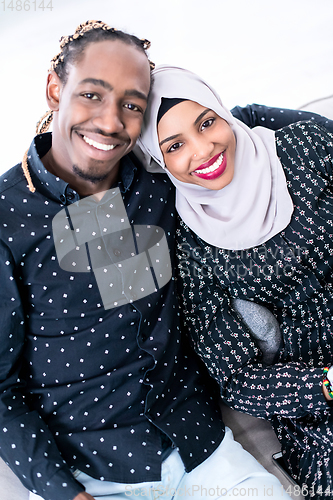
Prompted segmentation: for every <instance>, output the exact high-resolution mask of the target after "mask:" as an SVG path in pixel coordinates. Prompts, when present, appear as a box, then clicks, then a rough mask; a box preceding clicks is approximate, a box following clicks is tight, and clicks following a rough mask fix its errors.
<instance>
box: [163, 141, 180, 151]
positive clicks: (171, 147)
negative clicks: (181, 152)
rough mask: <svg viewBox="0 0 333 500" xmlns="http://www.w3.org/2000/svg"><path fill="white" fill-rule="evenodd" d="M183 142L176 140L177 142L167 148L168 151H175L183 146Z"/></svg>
mask: <svg viewBox="0 0 333 500" xmlns="http://www.w3.org/2000/svg"><path fill="white" fill-rule="evenodd" d="M182 144H183V143H182V142H175V144H172V146H170V147H169V148H168V150H167V153H172V152H173V151H177V149H179V148H180V147H181V146H182Z"/></svg>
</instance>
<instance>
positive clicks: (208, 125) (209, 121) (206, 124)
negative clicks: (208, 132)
mask: <svg viewBox="0 0 333 500" xmlns="http://www.w3.org/2000/svg"><path fill="white" fill-rule="evenodd" d="M214 121H215V118H209V120H205V121H204V122H203V124H202V125H201V128H202V129H204V128H208V127H210V126H211V125H212V124H213V123H214Z"/></svg>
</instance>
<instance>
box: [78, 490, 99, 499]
mask: <svg viewBox="0 0 333 500" xmlns="http://www.w3.org/2000/svg"><path fill="white" fill-rule="evenodd" d="M73 500H95V499H94V497H92V496H91V495H89V493H86V492H85V491H83V492H82V493H79V494H78V495H76V497H75V498H73Z"/></svg>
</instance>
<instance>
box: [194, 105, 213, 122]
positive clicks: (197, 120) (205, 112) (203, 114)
mask: <svg viewBox="0 0 333 500" xmlns="http://www.w3.org/2000/svg"><path fill="white" fill-rule="evenodd" d="M210 111H211V109H209V108H207V109H205V111H203V112H202V113H200V115H199V116H198V118H197V119H196V120H195V122H194V125H197V124H198V123H199V121H200V120H201V118H203V117H204V116H205V115H206V114H207V113H209V112H210Z"/></svg>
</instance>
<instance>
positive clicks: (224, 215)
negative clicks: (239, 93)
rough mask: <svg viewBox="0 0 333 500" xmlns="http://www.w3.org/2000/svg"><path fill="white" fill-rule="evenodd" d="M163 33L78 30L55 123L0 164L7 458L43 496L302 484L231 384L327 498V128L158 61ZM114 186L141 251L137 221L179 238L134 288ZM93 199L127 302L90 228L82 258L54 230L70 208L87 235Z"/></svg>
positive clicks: (56, 71)
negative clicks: (161, 268) (231, 95)
mask: <svg viewBox="0 0 333 500" xmlns="http://www.w3.org/2000/svg"><path fill="white" fill-rule="evenodd" d="M148 47H149V42H148V41H147V40H143V41H142V40H139V39H137V38H136V37H133V36H131V35H128V34H126V33H123V32H121V31H117V30H115V29H113V28H111V27H110V26H108V25H106V24H104V23H102V22H100V21H89V22H87V23H84V24H82V25H80V26H79V27H78V28H77V30H76V32H75V34H74V35H73V36H70V37H64V38H63V39H62V40H61V52H60V53H59V54H58V55H57V56H56V57H55V58H54V59H53V61H52V67H51V70H50V72H49V74H48V79H47V102H48V106H49V108H50V110H51V113H50V114H49V115H48V116H47V118H46V120H44V121H43V123H42V125H41V127H40V128H39V130H38V132H44V133H39V134H38V135H37V136H36V137H35V139H34V141H33V143H32V145H31V146H30V149H29V150H28V152H27V154H26V155H25V157H24V160H23V162H22V165H21V164H20V165H17V166H16V167H14V168H13V169H11V170H10V171H8V172H7V173H6V174H4V175H3V176H2V177H1V180H0V182H1V187H0V189H1V194H0V218H1V229H0V236H1V238H0V245H1V246H0V249H1V254H2V259H1V263H0V265H1V276H2V280H3V286H2V288H1V301H0V304H1V306H0V307H1V325H2V328H1V339H2V341H1V359H2V362H1V365H0V366H1V370H0V387H1V399H0V410H1V411H0V415H1V427H0V428H1V429H2V437H1V441H0V443H1V446H0V453H1V456H2V457H3V458H4V460H5V461H6V462H7V463H8V465H9V466H10V467H11V468H12V470H13V471H14V472H15V473H16V474H17V476H18V477H19V478H20V479H21V481H22V482H23V484H24V485H25V486H26V487H27V488H28V489H30V490H31V491H34V492H35V493H37V494H38V495H40V496H42V497H43V498H45V499H46V500H73V499H75V500H92V499H93V498H96V499H98V498H103V499H104V500H108V499H110V500H111V498H112V499H116V498H119V499H120V498H126V497H128V496H130V495H134V496H144V497H149V498H152V499H153V498H157V497H161V498H175V499H180V497H181V496H184V495H185V493H184V492H188V494H189V495H190V496H192V497H194V498H220V497H223V496H230V495H232V494H235V495H237V492H239V491H240V490H241V489H242V491H250V490H251V491H255V492H256V493H255V496H256V497H257V498H262V499H264V498H265V491H266V490H265V488H267V487H268V486H270V487H272V488H273V495H272V496H273V497H274V498H277V497H278V498H281V497H282V498H289V497H288V495H287V494H286V493H285V492H284V491H283V489H282V486H281V485H280V483H279V482H278V480H277V479H276V478H275V477H274V476H272V475H270V474H268V472H266V471H265V470H264V469H263V467H262V466H261V465H260V464H258V463H257V462H256V461H255V460H254V458H253V457H251V455H249V454H248V453H247V452H246V451H244V450H243V449H242V448H241V446H240V445H239V444H237V443H236V442H235V441H234V440H233V437H232V433H231V431H230V429H228V428H227V427H225V426H224V424H223V420H222V419H223V415H222V417H221V412H220V408H219V399H220V397H222V399H223V401H224V402H226V403H227V404H228V405H229V406H231V407H233V408H235V409H237V410H240V411H242V412H245V413H248V414H251V415H253V416H257V417H260V418H264V419H267V420H269V421H270V422H271V424H272V426H273V428H274V430H275V432H276V435H277V437H278V439H279V441H280V443H281V447H282V451H283V458H284V462H285V468H286V470H287V471H288V472H289V474H290V475H291V476H292V477H293V478H294V479H295V481H296V482H297V483H298V484H299V485H300V486H301V487H303V491H304V492H305V494H306V495H308V496H309V498H310V497H311V498H318V499H319V498H325V496H326V497H327V498H328V497H329V496H330V493H329V492H330V491H332V488H333V465H332V463H331V462H330V458H331V453H332V445H333V435H332V431H333V418H332V414H331V405H330V402H331V400H332V398H333V374H332V371H333V369H332V368H331V365H332V352H333V316H332V310H333V234H332V233H333V192H332V178H333V168H332V162H333V135H332V134H333V123H332V122H330V121H329V120H327V119H325V118H323V117H320V116H318V115H313V114H310V113H306V112H304V113H302V114H301V115H300V114H299V112H297V111H290V110H279V109H274V108H265V107H261V106H260V107H258V106H252V107H251V106H250V107H247V108H244V109H242V108H238V107H237V108H235V109H234V110H232V113H231V112H230V111H229V110H228V109H226V108H225V106H224V105H223V103H222V101H221V99H220V97H219V95H218V94H217V93H216V92H215V91H214V90H213V89H212V88H211V87H210V86H209V85H208V84H207V83H206V82H205V81H204V80H202V79H201V78H200V77H199V76H196V75H195V74H193V73H191V72H189V71H187V70H185V69H180V68H176V67H169V66H160V67H157V68H156V69H152V68H153V65H152V63H150V61H149V60H148V58H147V54H146V49H147V48H148ZM300 116H301V118H302V121H298V120H299V118H300ZM52 118H53V132H52V134H50V133H45V132H46V131H47V128H48V125H49V123H50V122H51V119H52ZM244 122H245V123H244ZM260 123H265V124H267V123H269V124H270V127H273V126H274V128H276V130H272V129H269V128H264V127H261V126H258V125H259V124H260ZM250 127H251V128H250ZM133 149H134V152H133V151H132V150H133ZM116 196H118V197H120V199H121V204H122V207H121V208H120V209H119V211H118V212H117V217H118V219H117V221H118V222H119V220H120V221H122V222H123V221H124V219H126V220H127V221H128V225H127V227H126V230H130V231H131V235H132V234H133V237H134V236H135V237H136V243H135V248H136V253H139V252H140V251H139V250H138V248H137V247H139V246H140V245H139V244H140V235H141V232H140V231H141V229H138V228H141V227H142V226H146V227H149V228H150V227H151V226H153V227H157V226H158V227H159V228H162V229H163V231H164V235H165V238H166V241H167V245H168V251H169V255H170V265H171V271H170V272H172V274H173V276H172V279H169V280H168V281H167V283H166V284H165V283H163V284H162V286H158V283H159V281H158V278H159V276H158V273H156V276H155V277H154V280H155V281H154V283H155V285H156V287H155V288H154V291H152V292H150V293H149V294H147V293H146V292H145V291H144V290H143V288H144V287H143V286H141V285H140V283H139V288H138V290H137V292H136V293H137V294H139V295H135V294H134V293H133V294H132V295H131V294H130V291H129V289H131V286H129V287H127V288H126V286H127V285H126V283H127V282H128V280H127V276H125V274H126V273H125V271H124V269H125V267H126V266H124V264H122V262H123V263H124V262H127V261H126V260H122V261H121V260H119V255H120V254H121V252H123V251H124V248H125V247H124V246H122V245H123V243H119V241H121V242H122V241H123V238H124V235H125V230H124V231H123V230H122V228H121V224H120V223H119V224H118V222H117V224H118V225H117V224H116V226H117V232H114V234H116V235H118V236H119V238H118V240H119V241H118V244H117V245H116V243H115V236H114V234H113V236H112V234H111V230H110V225H109V224H110V220H112V217H113V216H112V213H111V215H110V212H112V208H113V207H114V205H115V197H116ZM87 197H89V205H87V206H89V210H88V211H87V212H86V213H85V217H84V218H83V219H82V220H83V224H84V225H85V226H86V228H87V232H89V231H90V230H93V231H92V233H91V234H93V235H94V237H95V236H96V239H97V241H98V246H97V248H98V250H100V251H101V252H102V253H103V259H104V260H103V259H102V260H103V266H104V265H105V262H109V263H110V266H115V267H116V271H115V272H114V275H113V278H112V280H113V279H114V280H115V282H116V283H117V286H118V295H119V302H117V301H116V302H114V304H113V306H112V307H111V306H108V307H106V306H105V303H104V307H103V303H102V302H103V301H102V299H101V295H102V292H101V290H100V287H101V281H102V277H103V276H102V277H101V276H100V275H97V271H96V270H94V263H96V258H97V257H96V252H97V250H96V249H94V250H93V249H92V245H91V242H90V241H89V244H88V239H87V238H86V239H84V238H83V237H81V240H80V241H79V238H80V234H79V235H77V236H75V237H74V236H73V241H74V243H73V248H72V252H73V253H72V254H71V255H74V254H75V252H77V254H79V253H80V251H82V249H84V252H85V253H84V255H86V256H87V267H86V269H85V272H77V270H76V269H75V266H76V262H74V263H73V262H71V263H70V264H68V268H66V266H62V265H60V263H59V248H57V247H59V242H58V240H57V239H56V237H55V234H54V229H53V233H52V220H53V219H54V218H55V216H56V215H57V214H59V213H64V214H65V219H66V220H67V226H66V229H67V231H70V232H71V233H70V234H72V233H73V234H74V233H75V231H74V229H75V224H74V222H73V225H72V221H71V217H72V216H73V214H74V208H75V207H76V206H78V205H79V204H80V201H81V200H82V199H84V198H87ZM117 199H118V198H117ZM117 203H118V205H119V199H118V202H117ZM123 208H124V211H122V209H123ZM175 209H176V210H175ZM61 211H62V212H61ZM119 214H120V219H119ZM121 214H125V217H123V218H122V215H121ZM81 215H82V213H81ZM73 227H74V229H73ZM96 228H97V229H96ZM122 231H123V232H122ZM77 232H78V233H79V231H78V230H77ZM126 234H127V235H128V233H126ZM131 237H132V236H131ZM75 238H77V239H75ZM125 239H126V238H125ZM78 241H79V243H78ZM138 241H139V243H137V242H138ZM158 244H159V243H157V246H158ZM116 246H117V248H115V247H116ZM143 246H144V245H142V244H141V247H140V248H141V249H142V248H143ZM146 253H147V254H148V253H149V252H146ZM125 254H126V252H125ZM134 254H135V251H134ZM117 257H118V259H117ZM71 258H72V257H71ZM108 259H109V260H108ZM150 259H151V261H149V258H148V257H147V262H148V264H147V265H148V267H149V268H151V269H152V273H153V271H154V270H155V271H156V269H157V268H156V266H155V267H154V265H155V262H158V260H159V259H156V260H155V261H154V260H153V254H152V253H150ZM127 260H129V259H127ZM100 262H102V261H100ZM153 263H154V265H153ZM70 266H72V268H71V267H70ZM103 266H102V267H103ZM110 266H109V267H107V266H106V265H105V267H104V269H103V271H104V272H105V273H106V272H107V271H108V270H109V269H110ZM95 267H96V266H95ZM81 271H82V270H81ZM134 273H136V270H135V271H134ZM153 274H154V273H153ZM98 276H100V278H99V281H98ZM126 280H127V281H126ZM160 285H161V284H160ZM107 286H108V287H110V288H113V287H114V282H112V283H111V282H108V285H107ZM140 286H141V288H140ZM140 290H141V292H140ZM131 292H132V290H131ZM103 293H104V292H103ZM105 293H106V292H105ZM105 293H104V294H103V300H104V297H105ZM140 293H141V295H140ZM259 320H260V321H259ZM258 325H259V326H258ZM209 375H210V377H209ZM331 384H332V386H331ZM213 490H214V491H213ZM325 492H326V493H325ZM245 496H246V495H245ZM250 496H251V494H250V493H248V495H247V497H250Z"/></svg>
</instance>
